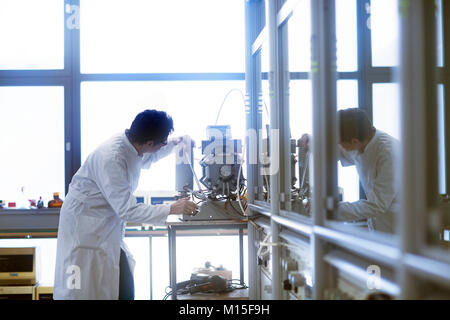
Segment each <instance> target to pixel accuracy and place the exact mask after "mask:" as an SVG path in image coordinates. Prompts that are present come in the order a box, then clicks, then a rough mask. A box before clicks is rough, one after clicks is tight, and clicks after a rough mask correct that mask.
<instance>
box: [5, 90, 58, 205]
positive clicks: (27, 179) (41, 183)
mask: <svg viewBox="0 0 450 320" xmlns="http://www.w3.org/2000/svg"><path fill="white" fill-rule="evenodd" d="M0 119H1V121H2V122H1V125H0V146H1V148H2V151H1V154H2V156H1V158H0V179H1V183H0V198H1V200H5V201H6V203H8V202H16V206H17V207H22V206H23V207H26V208H28V207H29V203H27V200H30V199H34V200H39V197H40V196H42V199H43V200H44V203H45V205H47V201H48V200H50V199H53V192H59V194H60V196H61V198H63V197H64V194H65V181H64V172H65V171H64V149H65V148H64V88H63V87H0ZM22 187H24V192H23V193H22V192H21V188H22Z"/></svg>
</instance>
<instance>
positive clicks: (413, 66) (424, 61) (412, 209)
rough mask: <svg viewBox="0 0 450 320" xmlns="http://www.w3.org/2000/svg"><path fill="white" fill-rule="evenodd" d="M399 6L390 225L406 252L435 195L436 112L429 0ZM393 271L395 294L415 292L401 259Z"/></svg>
mask: <svg viewBox="0 0 450 320" xmlns="http://www.w3.org/2000/svg"><path fill="white" fill-rule="evenodd" d="M400 12H401V19H400V21H401V45H400V48H401V59H400V61H401V64H400V80H401V91H400V96H401V120H402V123H403V126H402V139H403V143H402V163H401V167H402V168H401V170H402V171H401V184H402V185H403V186H404V187H403V188H402V190H401V195H400V198H401V204H402V206H401V207H402V210H401V214H400V217H399V219H398V220H397V221H396V226H397V229H398V230H399V231H400V232H399V234H400V239H401V240H400V249H401V251H402V253H403V254H408V253H416V252H417V251H418V248H419V247H420V246H421V245H423V244H424V243H425V241H426V237H425V235H426V226H427V219H426V218H427V213H428V210H429V209H430V206H432V204H433V198H434V196H436V197H437V194H436V195H432V194H431V193H433V192H437V184H436V185H435V186H433V184H435V183H436V182H437V172H436V168H434V169H432V168H430V166H431V165H432V164H433V163H434V162H435V160H436V158H437V145H436V143H435V142H432V141H430V140H432V139H435V138H436V137H437V129H436V128H437V125H436V124H437V123H436V121H437V119H433V117H434V115H436V112H437V97H436V96H437V89H436V82H435V79H434V74H435V70H436V43H435V41H436V40H435V37H434V36H433V35H434V34H435V32H436V30H435V23H434V19H435V13H434V1H429V0H416V1H405V2H404V3H403V5H402V6H401V7H400ZM433 125H434V129H433ZM434 131H436V132H435V133H432V132H434ZM430 143H431V145H430ZM430 152H431V153H433V152H434V154H430ZM436 167H437V166H436ZM429 170H431V171H429ZM435 174H436V176H434V175H435ZM429 188H431V190H428V189H429ZM430 192H431V193H430ZM398 276H399V284H400V286H401V291H402V292H401V298H403V299H414V298H417V297H418V296H417V295H418V294H419V290H418V288H417V284H416V282H415V281H414V275H413V274H411V272H410V270H408V269H407V268H406V265H405V264H404V263H402V264H401V265H400V266H399V274H398Z"/></svg>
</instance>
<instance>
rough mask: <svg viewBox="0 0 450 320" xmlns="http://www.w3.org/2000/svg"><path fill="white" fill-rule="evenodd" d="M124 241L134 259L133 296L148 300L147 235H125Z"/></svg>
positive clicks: (148, 252) (148, 243) (148, 257)
mask: <svg viewBox="0 0 450 320" xmlns="http://www.w3.org/2000/svg"><path fill="white" fill-rule="evenodd" d="M124 241H125V243H126V244H127V246H128V248H129V249H130V252H131V254H132V255H133V259H134V260H135V261H136V266H135V268H134V274H133V276H134V298H135V300H150V247H149V246H150V240H149V238H148V237H125V239H124ZM166 241H167V239H166ZM166 245H167V242H166Z"/></svg>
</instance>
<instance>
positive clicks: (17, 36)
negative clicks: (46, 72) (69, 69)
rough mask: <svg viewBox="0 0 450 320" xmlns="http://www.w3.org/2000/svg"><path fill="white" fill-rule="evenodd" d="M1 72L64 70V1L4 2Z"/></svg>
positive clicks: (0, 6)
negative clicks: (2, 70)
mask: <svg viewBox="0 0 450 320" xmlns="http://www.w3.org/2000/svg"><path fill="white" fill-rule="evenodd" d="M0 30H1V32H0V47H1V50H0V69H5V70H8V69H9V70H11V69H22V70H28V69H63V68H64V1H62V0H47V1H36V0H0Z"/></svg>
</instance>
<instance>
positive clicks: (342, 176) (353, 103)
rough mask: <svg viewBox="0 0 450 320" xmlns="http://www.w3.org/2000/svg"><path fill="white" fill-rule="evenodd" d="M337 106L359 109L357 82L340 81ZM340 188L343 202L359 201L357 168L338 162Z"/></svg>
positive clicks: (339, 107) (338, 83) (339, 108)
mask: <svg viewBox="0 0 450 320" xmlns="http://www.w3.org/2000/svg"><path fill="white" fill-rule="evenodd" d="M337 105H338V110H341V109H348V108H358V81H357V80H338V82H337ZM338 186H339V187H340V188H342V190H340V192H342V201H348V202H353V201H357V200H359V177H358V172H357V171H356V167H355V166H349V167H344V166H342V164H341V162H340V161H339V162H338Z"/></svg>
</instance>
